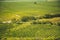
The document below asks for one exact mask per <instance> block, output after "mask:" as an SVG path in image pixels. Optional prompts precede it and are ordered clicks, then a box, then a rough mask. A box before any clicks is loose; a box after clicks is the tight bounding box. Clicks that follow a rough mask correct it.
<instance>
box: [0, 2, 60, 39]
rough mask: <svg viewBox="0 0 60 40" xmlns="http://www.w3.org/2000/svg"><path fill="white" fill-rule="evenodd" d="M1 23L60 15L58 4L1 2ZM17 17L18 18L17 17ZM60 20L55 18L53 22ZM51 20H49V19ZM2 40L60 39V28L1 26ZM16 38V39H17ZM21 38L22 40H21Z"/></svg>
mask: <svg viewBox="0 0 60 40" xmlns="http://www.w3.org/2000/svg"><path fill="white" fill-rule="evenodd" d="M0 3H1V6H0V10H1V12H0V21H8V20H12V19H14V18H15V19H21V18H22V17H23V16H43V15H45V14H50V13H51V14H57V13H60V11H59V10H60V8H59V7H58V3H57V2H37V4H34V2H0ZM59 4H60V3H59ZM16 15H17V16H16ZM55 19H56V20H57V21H58V19H60V18H58V19H57V18H53V19H51V21H53V22H54V20H55ZM48 20H49V19H48ZM0 31H1V32H0V37H1V38H2V40H5V39H4V38H5V37H6V38H7V40H37V38H38V39H39V40H40V39H41V40H55V39H56V38H60V32H59V31H60V26H57V25H51V24H30V23H29V22H26V23H23V24H16V23H11V24H0ZM15 38H16V39H15ZM20 38H21V39H20Z"/></svg>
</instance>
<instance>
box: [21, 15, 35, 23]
mask: <svg viewBox="0 0 60 40" xmlns="http://www.w3.org/2000/svg"><path fill="white" fill-rule="evenodd" d="M30 20H36V18H35V17H34V16H24V17H22V19H21V21H22V22H27V21H30Z"/></svg>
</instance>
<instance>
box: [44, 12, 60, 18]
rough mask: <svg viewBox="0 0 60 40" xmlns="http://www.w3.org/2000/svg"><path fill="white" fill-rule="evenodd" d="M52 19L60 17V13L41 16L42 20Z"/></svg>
mask: <svg viewBox="0 0 60 40" xmlns="http://www.w3.org/2000/svg"><path fill="white" fill-rule="evenodd" d="M54 17H60V13H56V14H53V15H52V14H45V15H44V16H43V18H54Z"/></svg>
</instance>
